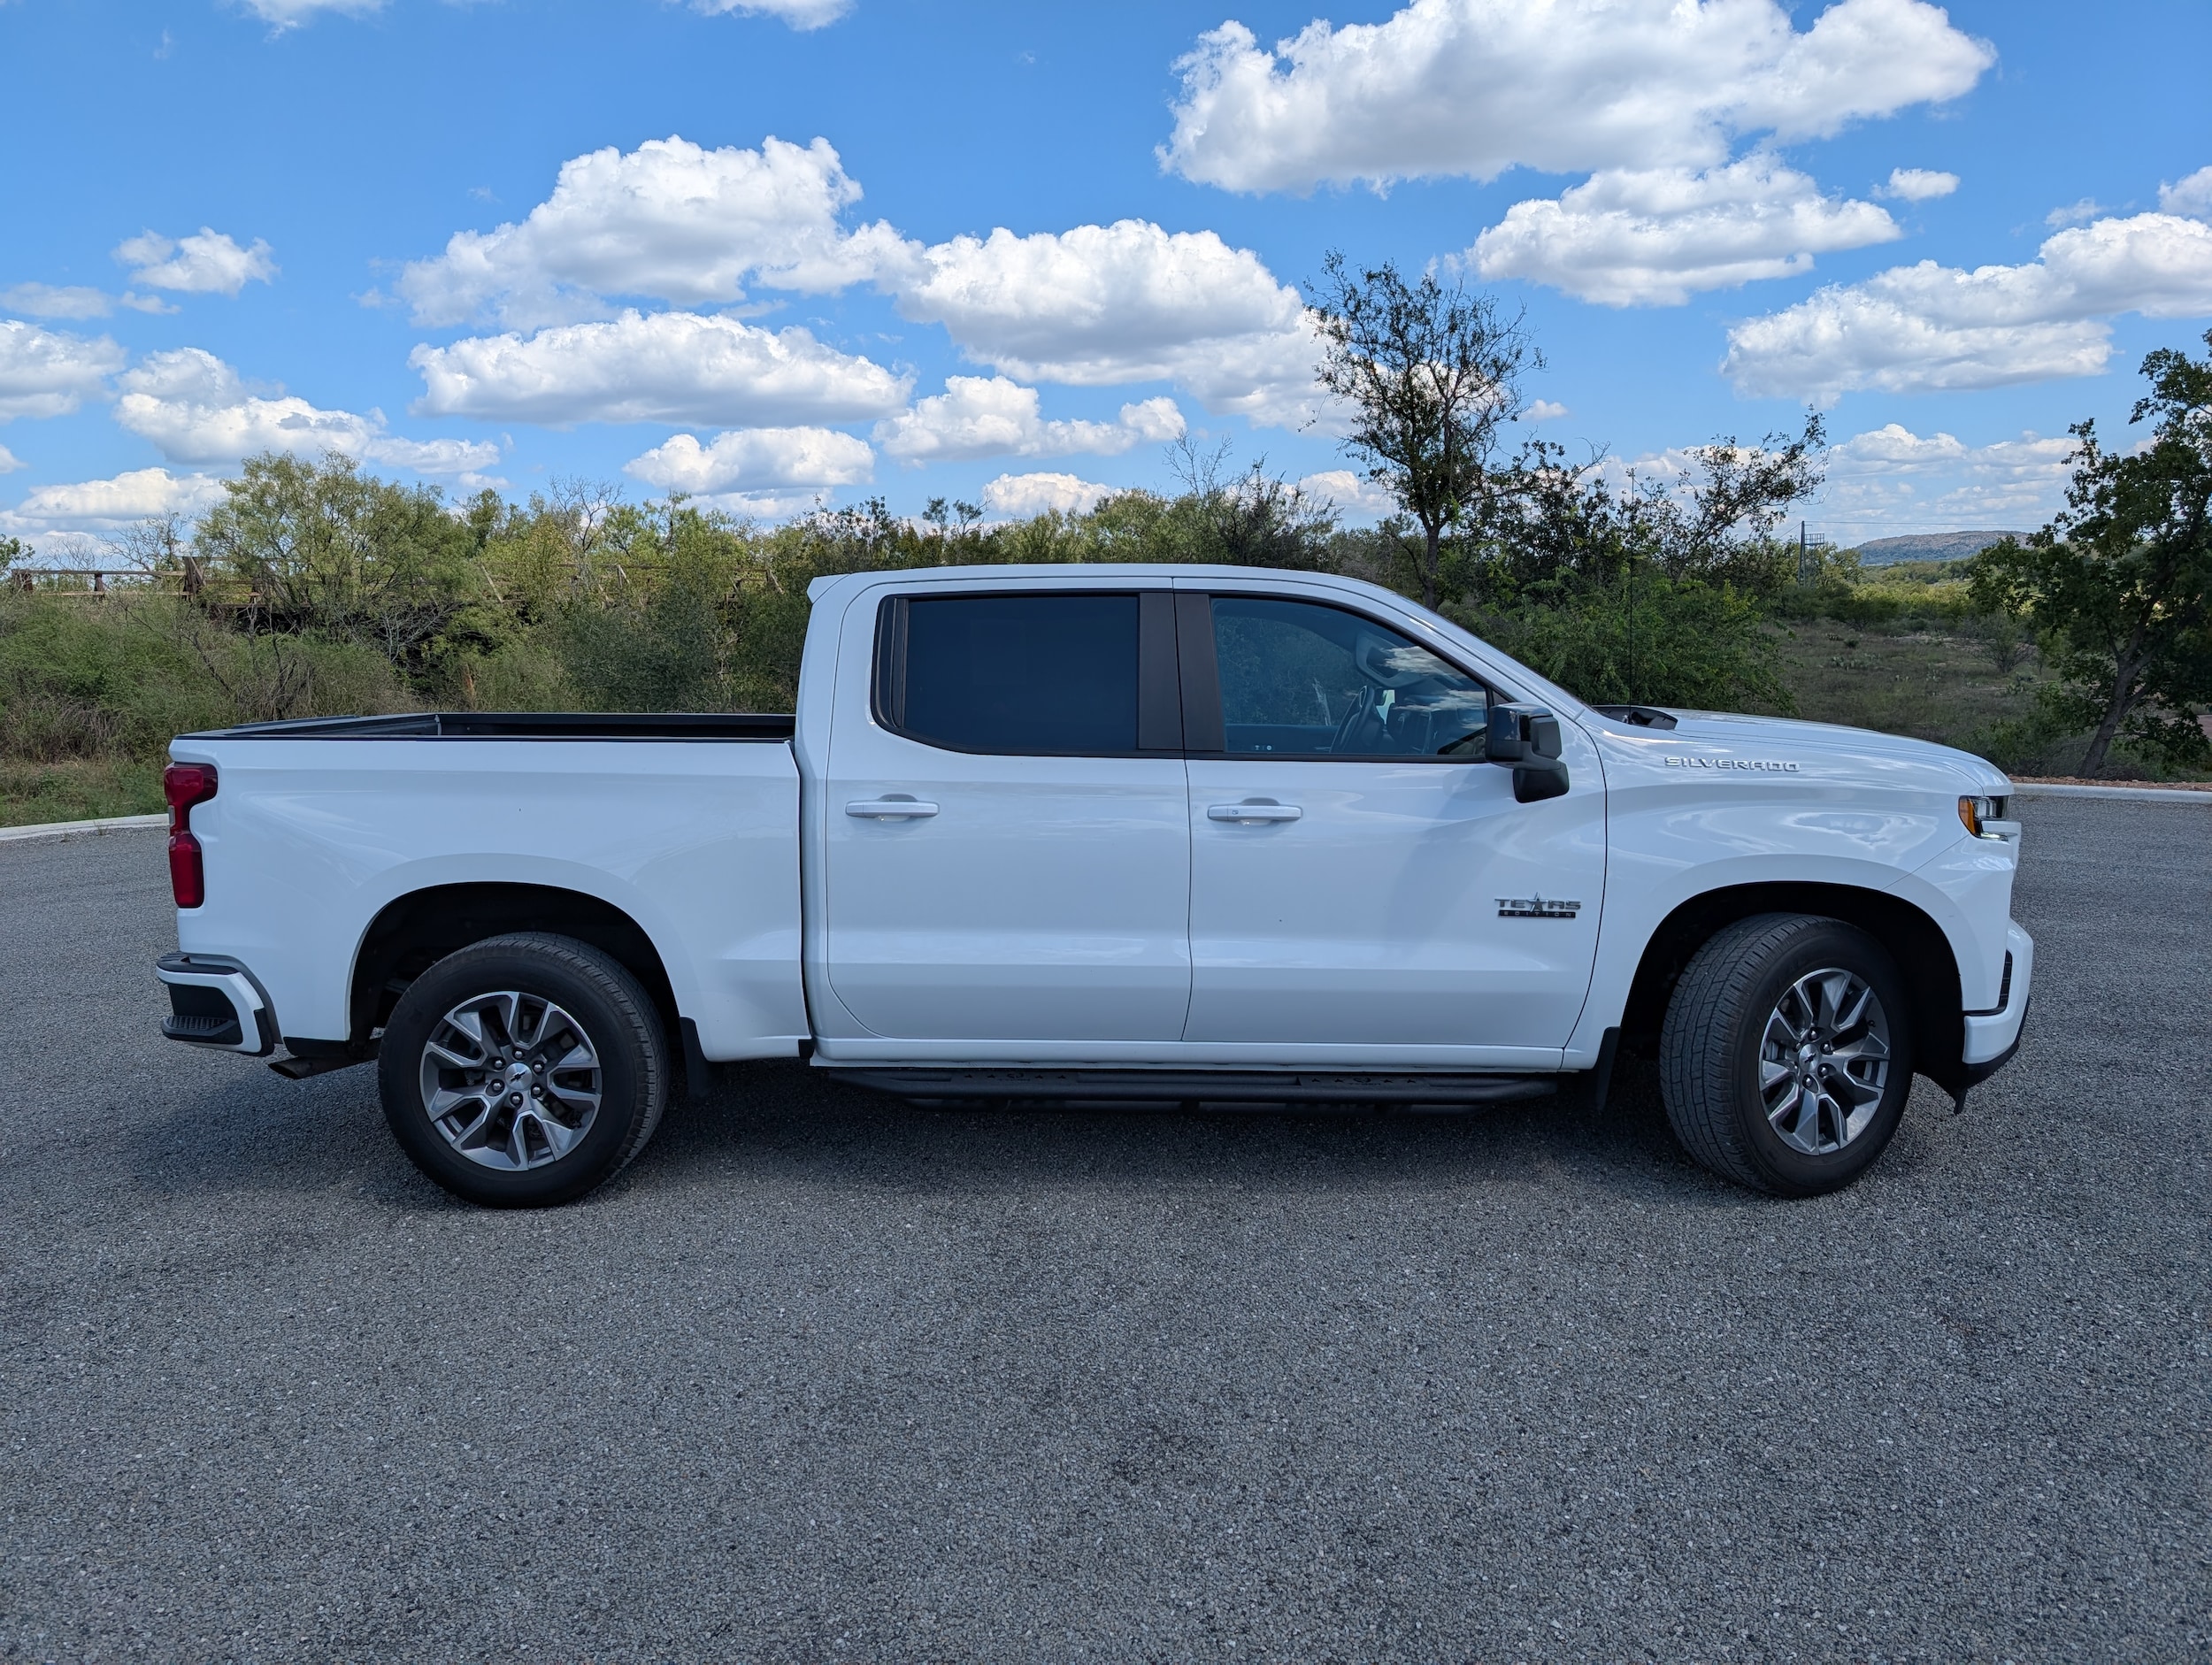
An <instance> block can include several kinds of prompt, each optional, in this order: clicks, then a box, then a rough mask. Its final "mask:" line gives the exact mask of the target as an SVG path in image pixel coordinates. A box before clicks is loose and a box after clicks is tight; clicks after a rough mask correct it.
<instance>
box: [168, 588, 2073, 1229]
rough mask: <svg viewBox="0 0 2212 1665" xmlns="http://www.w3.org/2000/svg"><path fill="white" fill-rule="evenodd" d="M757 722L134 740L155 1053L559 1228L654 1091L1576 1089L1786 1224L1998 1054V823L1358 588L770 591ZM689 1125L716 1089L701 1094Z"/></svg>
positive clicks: (1150, 1095) (1862, 756) (589, 723)
mask: <svg viewBox="0 0 2212 1665" xmlns="http://www.w3.org/2000/svg"><path fill="white" fill-rule="evenodd" d="M811 597H812V614H811V621H810V625H809V629H808V634H807V639H806V644H805V656H804V660H803V667H802V671H801V677H800V683H799V693H798V699H797V702H796V704H797V711H796V714H795V716H749V715H735V716H732V715H671V716H627V715H603V714H598V715H589V714H588V715H552V716H547V715H534V714H525V715H497V714H484V713H474V712H434V713H410V714H404V715H398V716H388V717H358V718H332V719H320V720H313V721H299V722H284V723H272V724H263V725H254V726H250V727H243V728H234V729H227V730H222V731H219V732H216V733H199V734H188V735H185V736H182V737H181V738H180V739H178V740H176V741H175V742H174V743H173V746H172V748H171V757H172V759H173V763H172V765H171V767H170V769H169V770H168V771H167V778H166V786H167V791H168V794H169V802H170V804H171V806H172V830H171V833H170V840H169V859H170V866H171V873H172V879H173V885H174V888H175V893H176V902H177V909H178V911H177V929H178V941H179V945H180V951H179V952H177V953H175V954H172V955H165V956H164V957H163V959H162V960H161V962H160V963H159V968H158V971H159V976H160V978H161V979H162V981H163V982H164V983H165V984H166V985H167V986H168V987H169V990H170V995H171V1003H172V1007H173V1016H172V1017H170V1018H169V1019H168V1020H167V1021H166V1023H165V1025H164V1029H165V1032H166V1033H167V1034H169V1035H170V1036H171V1037H173V1039H175V1040H180V1041H185V1042H189V1043H191V1044H195V1045H198V1046H202V1047H223V1048H228V1049H230V1050H232V1051H234V1052H239V1053H243V1054H247V1055H255V1056H265V1057H269V1056H272V1055H276V1054H277V1053H278V1052H279V1049H280V1048H281V1049H282V1055H281V1056H277V1057H273V1063H274V1067H275V1068H277V1069H278V1070H280V1072H282V1073H284V1074H287V1075H289V1076H294V1077H299V1076H305V1075H311V1074H316V1073H319V1072H322V1071H324V1070H333V1069H338V1068H342V1067H345V1066H348V1065H351V1064H355V1063H366V1062H369V1061H372V1060H373V1061H374V1063H375V1064H376V1066H377V1070H378V1074H379V1078H380V1090H381V1098H382V1101H383V1108H384V1111H385V1114H386V1116H387V1118H388V1121H389V1123H390V1125H391V1127H392V1130H393V1132H394V1133H395V1134H396V1137H397V1138H398V1139H399V1142H400V1144H401V1145H402V1146H403V1147H404V1148H405V1150H406V1151H407V1153H408V1155H410V1156H411V1158H412V1159H413V1160H414V1161H415V1162H417V1163H418V1164H419V1165H420V1167H421V1168H422V1169H423V1170H424V1171H425V1172H426V1173H427V1174H428V1175H429V1176H430V1177H431V1178H434V1180H436V1181H437V1182H438V1183H439V1184H441V1185H444V1186H446V1187H447V1188H449V1190H451V1191H453V1192H455V1193H457V1194H459V1195H461V1196H463V1197H465V1198H469V1199H472V1200H473V1201H477V1202H480V1203H486V1204H493V1205H540V1204H549V1203H555V1202H559V1201H565V1200H568V1199H570V1198H573V1197H575V1196H578V1195H580V1194H582V1193H584V1192H586V1191H588V1190H589V1189H590V1188H591V1187H593V1186H594V1185H598V1184H600V1183H601V1182H603V1180H605V1179H606V1178H609V1177H610V1176H611V1175H612V1174H613V1173H615V1172H616V1171H618V1170H619V1169H620V1168H621V1167H622V1166H623V1165H624V1164H625V1163H626V1162H628V1161H629V1160H630V1159H631V1158H632V1157H634V1155H636V1154H637V1152H638V1151H639V1150H640V1149H641V1147H643V1145H644V1144H645V1142H646V1140H647V1139H649V1138H650V1136H651V1134H652V1132H653V1129H654V1127H655V1125H656V1124H657V1121H658V1119H659V1117H660V1116H661V1113H662V1110H663V1108H664V1105H665V1103H666V1101H667V1100H668V1097H669V1094H670V1093H671V1091H672V1084H673V1083H674V1082H675V1080H676V1079H677V1078H679V1077H682V1078H684V1079H686V1080H687V1083H688V1084H689V1086H691V1088H692V1089H693V1090H694V1091H697V1090H699V1089H700V1088H701V1087H702V1086H703V1084H704V1083H705V1082H706V1081H707V1080H708V1079H709V1078H710V1076H713V1075H715V1074H717V1073H724V1072H723V1071H720V1070H718V1066H724V1065H735V1064H739V1063H741V1062H743V1061H747V1060H758V1059H771V1058H786V1059H788V1058H804V1059H807V1060H809V1061H810V1063H811V1065H812V1067H813V1068H815V1069H818V1070H824V1071H826V1072H830V1073H832V1074H833V1075H835V1076H838V1077H840V1078H843V1079H846V1080H849V1081H853V1082H858V1083H862V1084H865V1085H868V1086H876V1087H879V1088H882V1089H885V1090H887V1091H888V1092H890V1093H896V1094H902V1095H904V1096H907V1097H910V1098H914V1099H923V1100H962V1099H972V1098H991V1097H997V1098H1017V1099H1024V1100H1046V1101H1067V1100H1084V1101H1091V1100H1114V1099H1122V1100H1128V1101H1151V1102H1167V1103H1187V1102H1194V1101H1195V1102H1201V1103H1203V1102H1219V1101H1254V1102H1258V1103H1285V1102H1290V1101H1302V1100H1310V1099H1342V1100H1348V1101H1362V1102H1385V1103H1387V1102H1399V1103H1415V1104H1451V1103H1461V1104H1464V1103H1476V1102H1481V1101H1497V1100H1504V1099H1515V1098H1526V1097H1533V1096H1537V1095H1540V1094H1543V1093H1553V1092H1556V1091H1558V1090H1560V1089H1561V1088H1562V1087H1563V1086H1570V1085H1573V1086H1580V1087H1582V1088H1585V1089H1586V1090H1589V1091H1592V1092H1594V1093H1598V1094H1599V1095H1600V1096H1602V1094H1603V1093H1604V1090H1605V1084H1606V1081H1607V1078H1608V1077H1609V1073H1610V1071H1611V1069H1612V1065H1613V1061H1614V1058H1615V1055H1616V1052H1617V1048H1618V1047H1624V1046H1625V1047H1630V1048H1632V1050H1634V1051H1635V1052H1636V1053H1638V1054H1640V1055H1647V1056H1649V1055H1655V1056H1656V1058H1657V1060H1658V1063H1659V1070H1660V1084H1661V1088H1662V1093H1663V1098H1664V1101H1665V1104H1666V1108H1667V1111H1668V1114H1669V1116H1670V1118H1671V1122H1672V1124H1673V1126H1674V1128H1675V1130H1676V1132H1678V1135H1679V1136H1680V1138H1681V1139H1682V1141H1683V1143H1684V1145H1685V1146H1686V1148H1687V1149H1688V1150H1689V1152H1690V1153H1691V1154H1692V1155H1694V1157H1695V1158H1696V1159H1697V1160H1698V1161H1699V1162H1702V1163H1703V1164H1705V1165H1706V1166H1707V1167H1709V1168H1710V1169H1712V1170H1714V1171H1716V1172H1717V1173H1719V1174H1721V1175H1724V1176H1725V1177H1727V1178H1732V1179H1734V1180H1736V1181H1739V1182H1740V1183H1742V1184H1744V1185H1750V1186H1754V1187H1756V1188H1758V1189H1761V1190H1763V1191H1766V1192H1769V1193H1777V1194H1781V1195H1793V1196H1796V1195H1809V1194H1813V1193H1820V1192H1826V1191H1831V1190H1833V1189H1835V1188H1836V1187H1838V1186H1839V1185H1845V1184H1847V1183H1848V1182H1849V1181H1851V1180H1852V1179H1854V1178H1856V1177H1857V1176H1858V1175H1859V1174H1861V1173H1862V1172H1863V1171H1864V1170H1865V1169H1866V1168H1867V1167H1868V1166H1869V1165H1870V1163H1871V1162H1873V1161H1874V1160H1875V1159H1876V1158H1877V1157H1878V1155H1880V1153H1881V1151H1882V1149H1883V1147H1885V1146H1886V1144H1887V1142H1888V1140H1889V1139H1890V1137H1891V1135H1892V1133H1893V1132H1894V1130H1895V1128H1896V1126H1897V1124H1898V1119H1899V1117H1900V1116H1901V1114H1902V1113H1903V1110H1904V1107H1905V1101H1906V1097H1907V1094H1908V1091H1909V1086H1910V1082H1911V1078H1912V1077H1913V1075H1914V1074H1916V1073H1917V1074H1920V1075H1924V1076H1926V1077H1928V1078H1931V1079H1932V1080H1933V1081H1934V1082H1936V1083H1937V1084H1938V1085H1939V1086H1942V1087H1943V1088H1945V1089H1947V1091H1949V1092H1950V1093H1953V1094H1954V1095H1955V1096H1956V1097H1958V1098H1959V1099H1961V1100H1962V1099H1963V1097H1964V1094H1965V1093H1966V1091H1967V1089H1968V1088H1969V1087H1970V1086H1971V1085H1972V1084H1973V1083H1975V1082H1976V1081H1978V1080H1979V1079H1981V1078H1983V1077H1985V1076H1986V1075H1987V1074H1989V1073H1990V1072H1991V1071H1993V1070H1995V1069H1997V1068H1998V1067H1999V1066H2000V1065H2001V1064H2002V1063H2004V1062H2005V1060H2006V1059H2008V1057H2009V1056H2010V1055H2012V1053H2013V1051H2014V1050H2015V1048H2016V1047H2017V1045H2018V1043H2019V1036H2020V1031H2021V1024H2022V1020H2023V1018H2024V1016H2025V1014H2026V1011H2027V1008H2028V1001H2029V991H2030V983H2031V978H2032V971H2033V968H2034V946H2033V944H2032V942H2031V940H2029V937H2028V935H2027V933H2026V932H2024V931H2023V930H2021V928H2020V927H2019V926H2018V925H2016V924H2014V923H2013V922H2012V920H2011V918H2010V917H2009V914H2010V899H2011V893H2012V884H2013V875H2014V871H2015V869H2016V863H2017V856H2018V849H2019V844H2018V839H2019V828H2018V825H2017V824H2016V822H2014V821H2012V820H2010V819H2009V818H2008V816H2007V813H2006V810H2007V802H2008V794H2009V790H2010V787H2009V783H2008V781H2007V780H2006V779H2005V777H2004V776H2003V774H2001V772H2000V771H1998V770H1996V769H1995V768H1993V766H1992V765H1990V764H1988V763H1985V762H1983V761H1982V760H1980V759H1978V758H1976V757H1972V756H1967V755H1966V754H1964V753H1962V752H1957V751H1953V750H1948V749H1947V748H1942V747H1939V746H1933V745H1929V744H1925V743H1923V742H1920V741H1916V740H1902V739H1898V738H1895V737H1893V736H1889V735H1884V734H1876V733H1865V732H1863V731H1858V730H1854V729H1847V728H1839V727H1832V726H1827V725H1820V724H1814V723H1803V722H1791V721H1779V720H1771V719H1765V718H1757V717H1736V716H1726V715H1720V714H1716V713H1710V712H1694V711H1687V710H1656V709H1653V708H1648V707H1618V706H1617V707H1602V708H1600V707H1593V706H1588V705H1585V704H1584V703H1582V702H1580V701H1578V700H1577V699H1576V698H1574V697H1573V696H1572V695H1571V694H1569V693H1567V692H1566V691H1565V690H1564V689H1563V688H1560V687H1555V686H1553V685H1552V684H1550V683H1549V682H1548V681H1546V680H1545V679H1543V678H1541V677H1540V676H1538V675H1536V674H1535V673H1533V672H1532V671H1529V670H1528V669H1527V668H1526V667H1525V666H1523V665H1520V664H1516V663H1515V662H1514V661H1513V660H1512V659H1510V658H1509V657H1507V656H1504V655H1503V654H1501V653H1499V652H1498V651H1497V650H1496V649H1494V648H1492V647H1490V646H1489V645H1487V644H1486V643H1485V642H1484V641H1480V640H1479V639H1478V638H1476V637H1474V636H1472V635H1471V634H1469V633H1467V632H1466V631H1464V630H1462V629H1461V628H1459V627H1458V626H1457V625H1454V624H1452V623H1451V622H1450V621H1448V620H1447V619H1445V618H1440V617H1439V616H1437V615H1435V614H1433V613H1431V612H1429V611H1426V610H1424V609H1422V608H1420V607H1418V606H1417V605H1415V604H1413V603H1411V602H1408V601H1406V600H1405V599H1403V598H1402V597H1401V596H1398V595H1393V594H1391V593H1390V592H1388V591H1386V590H1384V589H1380V588H1378V587H1374V586H1371V585H1367V584H1363V583H1359V582H1357V581H1355V580H1352V579H1344V578H1338V577H1332V576H1325V575H1318V574H1305V573H1288V572H1266V571H1257V570H1252V569H1245V568H1209V567H1167V566H1081V565H1076V566H1068V565H1060V566H1049V567H1018V566H993V567H970V568H935V569H927V570H922V571H904V572H864V573H855V574H850V575H848V576H843V577H838V578H832V579H819V580H818V581H817V582H816V583H815V584H814V586H813V587H812V590H811ZM734 1073H736V1074H738V1075H739V1077H740V1080H739V1084H738V1085H739V1086H740V1088H741V1086H742V1081H741V1075H742V1072H741V1071H736V1072H734Z"/></svg>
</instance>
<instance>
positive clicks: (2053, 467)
mask: <svg viewBox="0 0 2212 1665" xmlns="http://www.w3.org/2000/svg"><path fill="white" fill-rule="evenodd" d="M2075 449H2076V444H2075V441H2073V440H2072V439H2070V438H2068V437H2065V436H2063V435H2062V436H2060V437H2058V438H2055V439H2047V438H2044V437H2042V436H2040V435H2038V434H2022V435H2021V436H2020V437H2019V438H2018V439H2013V440H2001V441H1996V442H1994V443H1993V444H1988V445H1969V444H1967V443H1966V442H1965V441H1962V440H1960V439H1959V438H1958V437H1957V436H1956V435H1955V434H1944V433H1936V434H1916V433H1914V432H1913V431H1912V430H1911V429H1909V428H1908V427H1906V426H1903V425H1902V424H1901V423H1896V422H1892V423H1890V424H1888V425H1887V426H1883V427H1879V428H1875V429H1872V430H1870V431H1869V432H1867V433H1864V434H1855V435H1854V436H1853V437H1852V438H1850V439H1847V440H1846V441H1842V442H1841V443H1840V444H1839V445H1837V446H1835V447H1834V448H1832V449H1831V450H1830V452H1829V454H1828V482H1827V484H1826V486H1825V487H1824V488H1823V489H1822V492H1821V495H1820V499H1819V504H1818V507H1819V510H1820V512H1821V513H1822V514H1823V515H1824V516H1825V517H1826V518H1827V519H1828V521H1829V523H1830V524H1831V525H1832V526H1834V527H1836V528H1837V535H1838V536H1839V540H1840V541H1845V542H1849V543H1861V542H1864V541H1867V540H1869V539H1870V538H1878V537H1881V536H1884V535H1885V534H1886V533H1905V532H1928V531H1935V530H1943V529H1947V528H1950V527H1985V526H2000V527H2006V526H2008V527H2016V528H2019V529H2021V530H2027V529H2029V528H2032V527H2034V526H2040V525H2041V524H2042V523H2043V522H2044V521H2046V520H2047V519H2048V518H2050V517H2051V516H2052V515H2053V514H2055V512H2056V511H2057V510H2058V509H2059V508H2060V507H2061V505H2062V503H2063V502H2064V500H2065V495H2066V482H2067V480H2068V478H2069V477H2070V474H2071V472H2072V471H2071V469H2070V467H2069V466H2068V460H2067V459H2068V458H2069V457H2071V456H2072V455H2073V453H2074V450H2075Z"/></svg>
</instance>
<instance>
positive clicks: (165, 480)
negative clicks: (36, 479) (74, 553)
mask: <svg viewBox="0 0 2212 1665" xmlns="http://www.w3.org/2000/svg"><path fill="white" fill-rule="evenodd" d="M222 500H223V482H222V481H221V480H219V479H218V478H217V477H216V476H215V475H212V474H172V473H171V472H169V471H168V470H167V469H165V468H134V469H132V470H131V471H129V472H127V473H122V474H118V475H116V476H115V477H114V478H113V479H111V480H78V481H75V482H73V483H72V484H69V485H62V486H39V487H34V488H33V489H32V490H31V491H30V492H29V493H27V495H25V496H24V499H23V501H22V502H21V503H18V504H17V505H16V506H15V507H14V508H13V509H12V510H8V511H7V512H6V513H5V514H4V515H0V523H4V524H5V526H7V529H8V530H9V531H11V532H17V533H22V532H32V533H35V532H56V531H76V532H117V531H120V530H121V529H122V528H123V527H125V526H131V525H133V524H134V523H135V522H137V521H141V520H144V519H147V518H150V517H151V516H154V515H165V514H181V515H196V514H199V513H201V512H203V511H204V510H209V509H211V508H213V507H214V506H215V505H216V504H217V503H220V502H222Z"/></svg>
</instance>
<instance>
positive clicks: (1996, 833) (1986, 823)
mask: <svg viewBox="0 0 2212 1665" xmlns="http://www.w3.org/2000/svg"><path fill="white" fill-rule="evenodd" d="M2011 808H2012V800H2011V799H2009V798H1961V799H1960V800H1959V825H1962V826H1963V827H1964V828H1965V829H1966V830H1967V831H1968V832H1971V833H1972V834H1973V835H1974V836H1975V837H1976V838H1978V839H2001V838H2005V837H2008V836H2009V834H2010V832H2011V831H2012V829H2013V827H2014V825H2015V824H2014V823H2013V822H2012V821H2011V820H2010V819H2009V818H2008V817H2007V816H2006V814H2005V811H2006V810H2008V809H2011Z"/></svg>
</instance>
